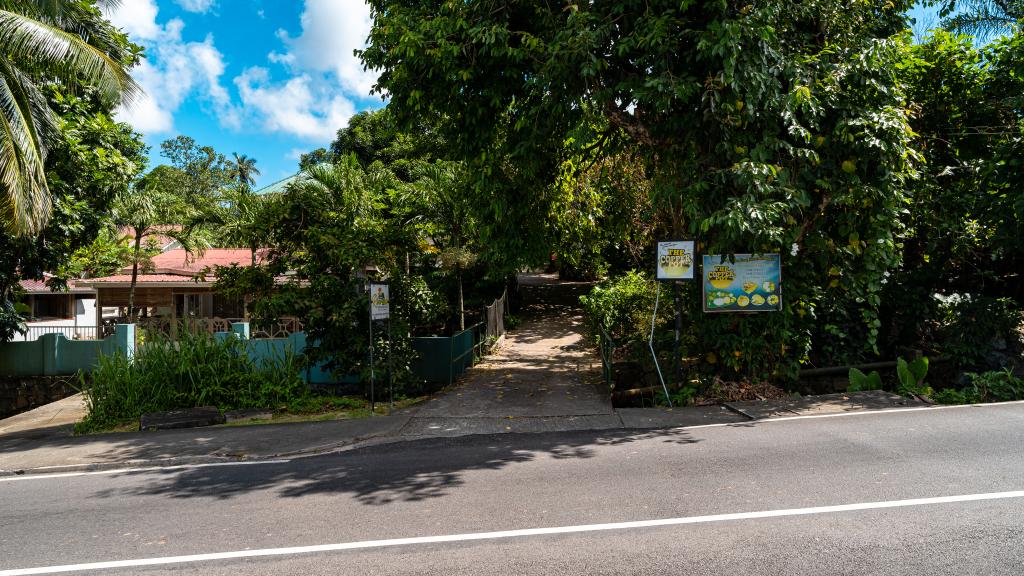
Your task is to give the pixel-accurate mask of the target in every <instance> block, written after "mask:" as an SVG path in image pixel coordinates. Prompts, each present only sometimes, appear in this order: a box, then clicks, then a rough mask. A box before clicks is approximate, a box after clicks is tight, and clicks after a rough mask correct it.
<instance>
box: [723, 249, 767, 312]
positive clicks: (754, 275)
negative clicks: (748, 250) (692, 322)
mask: <svg viewBox="0 0 1024 576" xmlns="http://www.w3.org/2000/svg"><path fill="white" fill-rule="evenodd" d="M735 258H736V261H735V262H730V261H729V258H728V257H726V258H725V259H724V260H723V257H722V256H720V255H719V256H707V255H705V256H704V311H705V312H778V311H780V310H782V286H781V284H782V262H781V260H780V259H779V255H778V254H736V255H735Z"/></svg>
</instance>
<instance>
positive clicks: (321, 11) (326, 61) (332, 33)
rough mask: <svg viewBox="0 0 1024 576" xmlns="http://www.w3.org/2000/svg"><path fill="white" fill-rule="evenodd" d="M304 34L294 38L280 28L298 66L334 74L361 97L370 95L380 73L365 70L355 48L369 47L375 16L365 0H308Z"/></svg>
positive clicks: (304, 19) (280, 33)
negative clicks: (368, 41)
mask: <svg viewBox="0 0 1024 576" xmlns="http://www.w3.org/2000/svg"><path fill="white" fill-rule="evenodd" d="M301 22H302V33H301V34H300V35H299V36H298V37H297V38H291V37H289V36H288V34H287V33H285V32H284V31H279V32H278V35H279V36H281V37H282V39H283V40H284V41H285V43H286V44H287V45H288V47H289V48H290V50H289V52H288V55H287V56H288V57H290V58H291V59H290V60H289V61H288V62H289V63H290V64H292V65H293V66H295V67H296V68H299V69H302V70H309V71H317V72H329V73H332V74H333V75H334V76H335V77H336V78H337V80H338V82H340V84H341V86H342V87H343V88H345V89H346V90H348V91H349V92H351V93H352V94H354V95H357V96H359V97H366V96H369V95H370V89H371V88H373V84H374V83H375V82H376V81H377V73H376V72H374V71H372V70H363V63H362V61H360V60H359V58H357V57H356V56H355V54H353V51H354V50H356V49H359V48H364V47H365V46H366V38H367V36H369V34H370V26H371V24H372V19H371V18H370V7H369V6H368V5H367V4H366V2H365V1H364V0H306V5H305V9H304V10H303V11H302V18H301Z"/></svg>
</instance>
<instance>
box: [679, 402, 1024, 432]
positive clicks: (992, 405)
mask: <svg viewBox="0 0 1024 576" xmlns="http://www.w3.org/2000/svg"><path fill="white" fill-rule="evenodd" d="M1021 404H1024V400H1011V401H1008V402H989V403H985V404H950V405H945V406H916V407H913V408H882V409H878V410H857V411H855V412H832V413H829V414H805V415H802V416H778V417H775V418H762V419H759V420H747V421H744V422H723V423H721V424H695V425H693V426H680V427H678V428H675V430H694V429H697V428H727V427H736V426H750V425H751V424H762V423H770V422H789V421H791V420H817V419H821V418H843V417H847V416H870V415H878V414H903V413H905V412H934V411H938V410H957V409H963V408H996V407H1000V406H1015V405H1021Z"/></svg>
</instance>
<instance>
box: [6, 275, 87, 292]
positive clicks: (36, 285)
mask: <svg viewBox="0 0 1024 576" xmlns="http://www.w3.org/2000/svg"><path fill="white" fill-rule="evenodd" d="M50 278H53V276H51V275H49V274H46V275H45V276H44V277H43V279H42V280H22V281H20V282H19V284H20V285H21V289H22V290H24V291H25V292H26V293H29V294H62V292H54V291H53V290H50V287H49V286H48V285H47V284H46V282H47V281H48V280H49V279H50ZM68 292H75V293H90V292H92V289H91V288H87V287H83V286H78V285H77V284H76V280H74V279H72V280H68Z"/></svg>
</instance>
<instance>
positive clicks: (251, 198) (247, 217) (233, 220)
mask: <svg viewBox="0 0 1024 576" xmlns="http://www.w3.org/2000/svg"><path fill="white" fill-rule="evenodd" d="M222 200H223V202H222V203H221V204H220V205H219V206H218V207H217V210H216V213H215V214H214V215H213V216H212V217H211V218H210V223H209V224H212V225H214V226H216V227H217V232H216V233H217V238H218V240H219V241H220V243H221V244H223V245H224V246H226V247H238V246H244V247H246V248H249V249H250V250H251V251H252V265H253V266H256V253H257V252H258V251H259V249H260V248H262V247H263V246H265V245H266V240H267V237H268V236H269V235H270V230H269V226H270V225H271V224H270V222H269V218H268V215H267V214H266V208H267V202H270V201H271V200H268V199H266V198H264V197H262V196H258V195H257V194H255V193H253V191H252V189H251V188H249V186H248V185H247V184H236V185H234V186H230V187H228V188H227V189H225V190H224V191H223V196H222Z"/></svg>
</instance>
